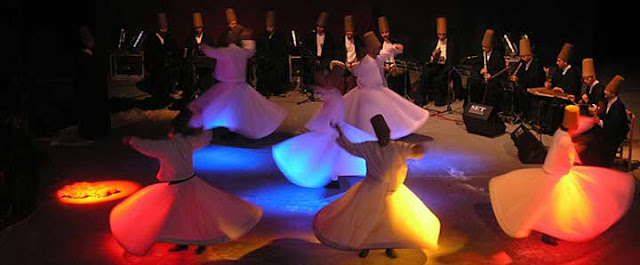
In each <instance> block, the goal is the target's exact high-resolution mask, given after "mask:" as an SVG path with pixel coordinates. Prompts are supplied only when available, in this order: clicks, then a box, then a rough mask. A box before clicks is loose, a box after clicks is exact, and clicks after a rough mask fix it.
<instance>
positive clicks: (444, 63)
mask: <svg viewBox="0 0 640 265" xmlns="http://www.w3.org/2000/svg"><path fill="white" fill-rule="evenodd" d="M436 24H437V26H436V34H437V39H436V41H434V42H433V43H432V44H431V45H429V46H428V47H431V48H433V50H431V53H430V56H429V58H428V59H427V67H426V68H425V71H424V82H423V85H422V91H421V94H422V99H421V100H422V101H421V102H419V103H418V104H422V105H426V104H427V103H428V102H429V101H431V100H434V101H435V102H434V103H435V105H436V106H444V105H446V104H447V102H448V100H447V91H448V89H447V86H448V80H449V74H450V72H451V70H452V68H453V64H454V63H455V62H457V60H458V58H457V53H456V49H455V46H454V45H453V42H452V41H451V40H450V38H449V35H448V34H447V18H446V17H438V18H437V19H436Z"/></svg>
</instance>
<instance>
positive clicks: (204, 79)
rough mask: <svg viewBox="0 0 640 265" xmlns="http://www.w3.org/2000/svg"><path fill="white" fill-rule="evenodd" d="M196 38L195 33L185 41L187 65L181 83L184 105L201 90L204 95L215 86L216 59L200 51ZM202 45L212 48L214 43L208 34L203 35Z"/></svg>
mask: <svg viewBox="0 0 640 265" xmlns="http://www.w3.org/2000/svg"><path fill="white" fill-rule="evenodd" d="M196 37H197V33H196V32H193V33H192V34H191V35H190V36H189V37H188V38H187V40H186V41H185V48H184V49H185V54H184V56H185V58H184V59H185V65H184V67H183V69H184V71H183V73H182V81H181V84H182V88H183V94H182V99H183V100H181V101H183V102H182V103H186V102H188V101H190V100H191V99H192V98H193V96H194V95H195V93H196V91H198V90H199V91H200V93H202V92H204V91H205V90H207V89H208V88H209V87H210V86H211V85H212V84H213V70H214V69H215V63H216V62H215V59H213V58H209V57H206V56H205V55H204V53H203V52H202V51H200V49H199V44H198V41H197V39H196ZM200 44H206V45H209V46H211V45H212V41H211V39H209V37H208V36H207V35H206V34H204V33H202V39H201V41H200ZM194 78H195V79H194Z"/></svg>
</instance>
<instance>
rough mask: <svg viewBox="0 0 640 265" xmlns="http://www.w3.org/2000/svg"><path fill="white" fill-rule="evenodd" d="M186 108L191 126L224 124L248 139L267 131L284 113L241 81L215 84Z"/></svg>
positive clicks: (209, 126) (262, 135)
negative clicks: (189, 111) (189, 113)
mask: <svg viewBox="0 0 640 265" xmlns="http://www.w3.org/2000/svg"><path fill="white" fill-rule="evenodd" d="M189 108H190V109H191V110H192V111H193V112H194V115H193V117H192V118H191V120H190V122H189V124H190V125H191V126H193V127H204V129H212V128H216V127H225V128H228V129H229V130H230V131H233V132H236V133H239V134H242V135H244V136H245V137H248V138H252V139H259V138H263V137H265V136H267V135H269V134H271V133H272V132H274V131H275V130H276V129H277V128H278V126H280V123H282V121H283V120H284V119H285V117H286V116H287V113H286V111H285V110H284V109H282V108H281V107H279V106H278V105H276V104H275V103H273V102H271V101H269V100H268V99H266V98H265V97H263V96H262V95H260V93H258V92H257V91H256V90H255V89H253V87H251V86H249V85H248V84H247V83H245V82H220V83H217V84H215V85H213V86H212V87H211V88H209V90H207V92H205V93H204V94H203V95H202V96H200V97H198V98H197V99H196V100H194V101H193V102H192V103H191V104H190V105H189Z"/></svg>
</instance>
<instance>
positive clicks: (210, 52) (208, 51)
mask: <svg viewBox="0 0 640 265" xmlns="http://www.w3.org/2000/svg"><path fill="white" fill-rule="evenodd" d="M200 50H201V51H202V52H203V53H204V55H206V56H207V57H211V58H216V59H220V56H221V53H220V49H216V48H213V47H211V46H209V45H207V44H202V45H200Z"/></svg>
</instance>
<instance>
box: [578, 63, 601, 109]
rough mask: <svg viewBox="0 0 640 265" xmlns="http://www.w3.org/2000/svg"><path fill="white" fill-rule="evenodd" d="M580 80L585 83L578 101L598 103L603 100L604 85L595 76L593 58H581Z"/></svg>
mask: <svg viewBox="0 0 640 265" xmlns="http://www.w3.org/2000/svg"><path fill="white" fill-rule="evenodd" d="M582 82H583V83H584V85H585V89H584V90H583V91H584V92H583V93H582V96H581V97H580V99H579V100H578V103H582V104H599V103H600V102H601V101H603V100H604V85H603V84H602V83H600V81H599V80H598V79H597V78H596V68H595V66H594V63H593V58H585V59H583V60H582Z"/></svg>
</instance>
